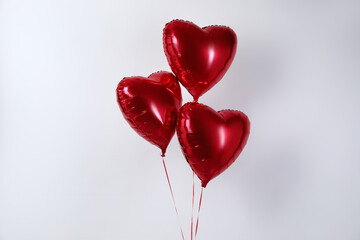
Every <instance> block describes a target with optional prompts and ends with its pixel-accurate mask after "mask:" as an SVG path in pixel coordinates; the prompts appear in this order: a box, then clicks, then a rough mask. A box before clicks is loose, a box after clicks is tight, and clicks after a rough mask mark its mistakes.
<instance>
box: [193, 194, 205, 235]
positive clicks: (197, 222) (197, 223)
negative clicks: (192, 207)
mask: <svg viewBox="0 0 360 240" xmlns="http://www.w3.org/2000/svg"><path fill="white" fill-rule="evenodd" d="M203 191H204V188H203V187H201V194H200V200H199V209H198V216H197V220H196V228H195V239H196V236H197V232H198V226H199V218H200V208H201V202H202V196H203Z"/></svg>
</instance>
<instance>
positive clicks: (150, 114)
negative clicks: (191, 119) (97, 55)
mask: <svg viewBox="0 0 360 240" xmlns="http://www.w3.org/2000/svg"><path fill="white" fill-rule="evenodd" d="M116 93H117V100H118V103H119V106H120V109H121V111H122V113H123V114H124V117H125V119H126V120H127V121H128V123H129V124H130V126H131V127H132V128H133V129H134V130H135V131H136V132H137V133H138V134H139V135H140V136H142V137H143V138H145V139H146V140H147V141H149V142H150V143H152V144H155V145H156V146H158V147H159V148H160V149H161V150H162V154H163V155H164V154H165V152H166V148H167V146H168V144H169V142H170V140H171V138H172V137H173V136H174V133H175V127H176V119H177V113H178V111H179V108H180V107H181V103H182V97H181V90H180V85H179V83H178V81H177V79H176V78H175V76H174V75H173V74H172V73H170V72H157V73H153V74H151V75H150V76H149V77H148V78H145V77H126V78H124V79H123V80H121V81H120V83H119V85H118V87H117V89H116Z"/></svg>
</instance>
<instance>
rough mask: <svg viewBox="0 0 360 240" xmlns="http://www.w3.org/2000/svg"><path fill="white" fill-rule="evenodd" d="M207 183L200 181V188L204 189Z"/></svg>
mask: <svg viewBox="0 0 360 240" xmlns="http://www.w3.org/2000/svg"><path fill="white" fill-rule="evenodd" d="M208 183H209V181H201V187H202V188H206V186H207V184H208Z"/></svg>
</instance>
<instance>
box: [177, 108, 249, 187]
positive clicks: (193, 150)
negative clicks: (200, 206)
mask: <svg viewBox="0 0 360 240" xmlns="http://www.w3.org/2000/svg"><path fill="white" fill-rule="evenodd" d="M176 129H177V135H178V139H179V142H180V145H181V148H182V151H183V153H184V155H185V158H186V160H187V162H188V163H189V164H190V167H191V168H192V170H193V171H194V172H195V174H196V175H197V176H198V177H199V178H200V180H201V182H202V186H203V187H206V185H207V183H208V182H209V181H210V180H211V179H213V178H214V177H216V176H218V175H219V174H221V173H222V172H223V171H224V170H225V169H227V168H228V167H229V166H230V165H231V164H232V163H233V162H234V161H235V160H236V158H237V157H238V156H239V154H240V153H241V151H242V150H243V148H244V146H245V144H246V142H247V139H248V136H249V133H250V121H249V119H248V117H247V116H246V115H245V114H244V113H242V112H240V111H234V110H222V111H219V112H216V111H215V110H213V109H212V108H210V107H208V106H206V105H203V104H199V103H195V102H193V103H187V104H185V105H184V106H183V107H182V108H181V109H180V112H179V117H178V122H177V128H176Z"/></svg>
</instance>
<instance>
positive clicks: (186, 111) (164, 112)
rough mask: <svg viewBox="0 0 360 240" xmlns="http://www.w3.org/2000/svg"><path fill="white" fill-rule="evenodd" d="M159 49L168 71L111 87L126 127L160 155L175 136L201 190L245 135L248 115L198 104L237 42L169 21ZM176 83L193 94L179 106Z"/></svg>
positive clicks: (229, 34)
mask: <svg viewBox="0 0 360 240" xmlns="http://www.w3.org/2000/svg"><path fill="white" fill-rule="evenodd" d="M163 45H164V51H165V55H166V57H167V61H168V63H169V65H170V67H171V70H172V71H173V73H174V74H175V75H174V74H173V73H170V72H165V71H160V72H156V73H153V74H151V75H150V76H149V77H147V78H146V77H140V76H137V77H125V78H124V79H122V80H121V81H120V83H119V85H118V87H117V89H116V93H117V100H118V103H119V106H120V109H121V111H122V113H123V115H124V117H125V118H126V120H127V121H128V123H129V124H130V126H131V127H132V128H133V129H134V130H135V131H136V132H137V133H138V134H139V135H140V136H142V137H143V138H145V139H146V140H147V141H149V142H150V143H152V144H154V145H156V146H158V147H159V148H160V149H161V151H162V156H163V157H164V156H165V152H166V149H167V146H168V144H169V142H170V140H171V138H172V137H173V135H174V134H175V130H176V132H177V136H178V139H179V142H180V146H181V149H182V152H183V154H184V156H185V158H186V160H187V162H188V163H189V165H190V167H191V169H192V170H193V172H194V173H195V174H196V175H197V176H198V177H199V179H200V180H201V185H202V187H203V188H205V187H206V186H207V184H208V182H209V181H210V180H212V179H213V178H214V177H216V176H218V175H219V174H221V173H222V172H223V171H224V170H225V169H227V168H228V167H229V166H230V165H231V164H232V163H233V162H234V161H235V160H236V158H237V157H238V156H239V154H240V153H241V151H242V150H243V148H244V146H245V144H246V142H247V139H248V136H249V133H250V122H249V119H248V117H247V116H246V115H245V114H244V113H242V112H240V111H235V110H222V111H218V112H217V111H215V110H213V109H212V108H210V107H208V106H206V105H204V104H200V103H198V99H199V97H201V96H202V95H203V94H204V93H206V92H207V91H208V90H210V89H211V88H212V87H213V86H214V85H215V84H216V83H218V82H219V81H220V80H221V78H222V77H223V76H224V74H225V73H226V71H227V69H228V68H229V67H230V65H231V62H232V61H233V59H234V56H235V52H236V45H237V39H236V34H235V32H234V31H233V30H232V29H231V28H229V27H225V26H208V27H204V28H200V27H198V26H197V25H195V24H193V23H191V22H188V21H183V20H173V21H171V22H169V23H167V24H166V26H165V28H164V31H163ZM179 82H180V83H181V84H182V85H183V86H184V87H185V88H186V89H187V90H188V91H189V93H190V94H191V95H192V96H193V98H194V100H193V102H190V103H186V104H184V105H183V106H182V96H181V89H180V85H179Z"/></svg>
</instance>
